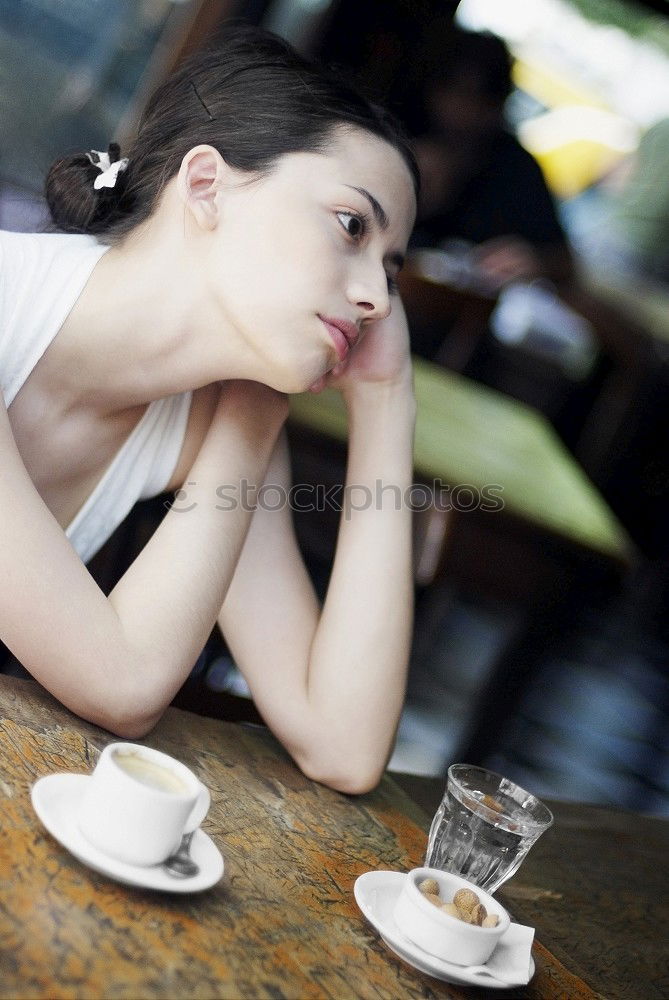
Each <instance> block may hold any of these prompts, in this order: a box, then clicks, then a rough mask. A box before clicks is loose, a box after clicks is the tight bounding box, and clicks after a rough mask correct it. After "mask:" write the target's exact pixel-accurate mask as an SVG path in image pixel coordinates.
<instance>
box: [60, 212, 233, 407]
mask: <svg viewBox="0 0 669 1000" xmlns="http://www.w3.org/2000/svg"><path fill="white" fill-rule="evenodd" d="M179 238H180V237H179V234H178V233H176V234H175V233H174V232H172V231H170V224H169V221H165V220H164V219H162V218H161V217H160V215H158V217H154V218H153V219H152V220H151V221H150V223H149V224H148V225H146V226H145V227H143V228H142V229H141V230H138V231H137V232H135V233H131V234H130V236H129V237H128V238H127V239H126V240H125V241H124V242H123V243H122V244H121V245H119V246H115V247H112V248H111V249H110V250H109V251H108V252H107V253H105V254H104V255H103V256H102V257H101V258H100V260H99V261H98V263H97V265H96V266H95V269H94V270H93V273H92V274H91V277H90V279H89V281H88V283H87V285H86V287H85V289H84V291H83V293H82V295H81V296H80V298H79V300H78V302H77V303H76V304H75V307H74V309H73V310H72V312H71V313H70V316H69V317H68V319H67V321H66V322H65V324H64V326H63V329H62V330H61V334H62V339H61V335H59V340H61V345H60V348H61V349H60V352H59V354H60V365H59V368H58V371H57V372H56V373H55V377H56V379H57V380H58V382H59V391H60V392H61V394H65V395H66V396H69V397H70V399H71V402H72V404H73V405H85V406H90V407H94V408H95V409H100V410H120V409H125V408H127V407H131V406H137V405H141V404H143V403H148V402H150V401H151V400H153V399H159V398H162V397H164V396H168V395H171V394H174V393H177V392H183V391H186V390H188V389H195V388H198V387H199V386H201V385H206V384H209V383H210V382H213V381H216V380H218V379H222V378H234V377H240V375H239V372H238V371H237V368H238V365H237V363H236V360H235V357H234V354H235V352H234V349H233V348H232V344H231V343H230V342H231V341H232V342H234V340H235V338H234V337H230V336H229V335H228V336H226V333H227V334H229V331H226V330H225V329H221V327H220V318H219V320H218V321H215V320H214V317H213V315H211V314H208V312H207V306H206V302H207V299H206V296H205V295H204V294H203V289H202V287H201V282H200V280H199V277H198V270H197V268H196V267H191V266H184V264H183V261H184V259H187V258H185V256H184V252H183V247H180V246H178V243H179ZM175 241H176V242H175ZM178 251H180V252H178ZM226 344H228V345H229V348H228V349H227V350H226ZM228 369H229V371H228Z"/></svg>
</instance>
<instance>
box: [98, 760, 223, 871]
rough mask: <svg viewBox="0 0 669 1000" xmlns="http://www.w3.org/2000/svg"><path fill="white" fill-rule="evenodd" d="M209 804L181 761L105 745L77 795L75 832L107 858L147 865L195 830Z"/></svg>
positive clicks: (163, 856)
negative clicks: (77, 827)
mask: <svg viewBox="0 0 669 1000" xmlns="http://www.w3.org/2000/svg"><path fill="white" fill-rule="evenodd" d="M209 804H210V795H209V790H208V789H207V788H205V786H204V785H203V784H202V782H201V781H199V780H198V778H196V777H195V775H194V774H193V772H192V771H189V769H188V768H187V767H186V766H185V765H184V764H182V763H181V762H180V761H178V760H175V759H174V758H173V757H170V756H168V754H166V753H161V751H160V750H153V749H152V748H151V747H145V746H140V745H139V744H137V743H110V744H109V746H107V747H105V749H104V750H103V751H102V753H101V754H100V758H99V760H98V763H97V765H96V767H95V770H94V771H93V773H92V775H91V777H90V781H89V782H88V783H87V786H86V789H85V791H84V793H83V795H82V800H81V805H80V809H79V814H78V821H79V829H80V830H81V832H82V833H83V835H84V837H85V838H86V840H88V841H89V843H91V844H92V845H93V846H94V847H97V848H98V849H99V850H100V851H103V852H104V853H105V854H107V855H109V856H110V857H112V858H116V859H117V860H119V861H125V862H127V863H128V864H131V865H140V866H144V867H147V866H150V865H156V864H160V863H161V862H163V861H165V859H166V858H168V857H169V856H170V854H172V853H173V852H174V851H175V850H176V848H177V847H178V846H179V843H180V841H181V838H182V836H183V835H184V834H185V833H190V832H191V831H192V830H195V829H197V827H198V826H199V825H200V823H201V822H202V820H203V819H204V817H205V816H206V815H207V811H208V809H209Z"/></svg>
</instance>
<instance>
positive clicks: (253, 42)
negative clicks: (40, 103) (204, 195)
mask: <svg viewBox="0 0 669 1000" xmlns="http://www.w3.org/2000/svg"><path fill="white" fill-rule="evenodd" d="M338 125H349V126H356V127H358V128H361V129H364V130H365V131H367V132H370V133H372V134H373V135H376V136H379V137H380V138H382V139H384V140H385V141H387V142H388V143H390V144H391V145H392V146H394V147H395V149H397V150H398V152H399V153H400V154H401V155H402V157H403V158H404V161H405V163H406V164H407V166H408V168H409V171H410V173H411V176H412V178H413V181H414V185H415V187H416V189H417V188H418V170H417V167H416V163H415V160H414V157H413V153H412V152H411V148H410V146H409V144H408V141H407V139H406V138H405V136H404V134H403V132H402V131H401V128H400V126H399V125H398V123H397V122H396V121H395V119H394V118H393V117H392V116H391V115H390V114H389V113H388V112H387V111H385V110H384V109H382V108H380V107H378V106H376V105H375V104H373V103H371V102H370V101H368V100H367V99H366V98H365V97H363V96H362V95H360V94H359V93H357V91H356V90H354V89H353V88H352V87H350V86H349V85H348V84H346V83H344V82H342V81H341V80H340V79H339V78H338V77H337V76H335V75H334V74H333V73H331V72H330V71H328V70H326V69H324V68H322V67H320V66H319V65H318V64H316V63H314V62H312V61H310V60H308V59H305V58H303V57H302V56H300V55H299V54H298V53H297V52H295V50H294V49H293V48H291V46H290V45H289V44H288V43H287V42H285V41H284V40H283V39H281V38H278V37H277V36H276V35H272V34H270V33H269V32H266V31H263V30H261V29H259V28H253V27H250V26H235V27H232V28H230V29H228V30H227V32H226V33H225V34H224V35H223V37H222V38H221V39H220V41H219V42H218V44H217V45H216V46H215V47H214V48H210V49H207V50H205V51H202V52H199V53H197V54H195V55H194V56H192V57H191V58H190V59H188V60H187V61H186V62H184V63H183V64H182V65H181V66H180V68H179V69H178V70H177V72H176V73H174V74H173V75H172V76H171V77H170V78H169V79H168V80H166V81H165V83H163V84H162V86H160V87H159V88H158V90H157V91H156V92H155V94H154V95H153V97H152V98H151V100H150V101H149V103H148V105H147V108H146V110H145V112H144V115H143V117H142V120H141V122H140V125H139V129H138V132H137V136H136V139H135V141H134V143H133V145H132V148H131V149H130V150H129V151H128V154H127V155H128V157H129V165H128V169H127V170H125V171H124V172H121V173H119V174H118V177H117V181H116V184H115V186H114V187H113V188H101V189H100V190H99V191H96V190H95V189H94V187H93V183H94V181H95V178H96V176H98V174H99V171H98V168H97V167H96V166H95V165H94V164H93V163H91V161H90V159H89V157H88V156H87V155H86V153H77V154H75V155H73V156H68V157H64V158H63V159H60V160H57V161H56V162H55V163H54V164H53V166H52V167H51V169H50V171H49V174H48V176H47V180H46V198H47V202H48V205H49V208H50V210H51V216H52V219H53V221H54V223H55V224H56V226H57V227H58V228H59V229H61V230H63V231H65V232H70V233H93V234H99V235H100V236H101V237H102V239H103V240H104V242H108V243H112V242H116V241H118V240H120V239H121V238H122V237H123V236H125V235H126V234H127V233H128V232H130V231H131V230H132V229H134V228H135V227H136V226H137V225H139V224H140V223H142V222H144V221H145V220H146V219H147V218H148V217H149V216H150V215H151V214H152V212H153V211H154V209H155V207H156V204H157V202H158V199H159V197H160V194H161V193H162V191H163V189H164V187H165V185H166V184H167V182H168V181H169V180H170V178H171V177H173V176H174V175H175V174H176V173H177V172H178V170H179V167H180V165H181V161H182V159H183V157H184V156H185V154H186V153H187V152H188V151H189V150H190V149H192V148H193V147H194V146H197V145H199V144H201V143H207V144H209V145H212V146H214V147H215V148H216V149H217V150H218V151H219V152H220V154H221V155H222V156H223V157H224V159H225V160H226V161H227V162H228V163H229V164H230V165H231V166H233V167H236V168H238V169H241V170H248V171H254V172H261V173H262V172H268V171H270V170H271V169H272V167H273V165H274V164H275V163H276V161H277V159H278V158H279V157H281V156H283V155H285V154H286V153H293V152H323V151H325V150H326V149H327V145H328V141H329V140H330V139H331V134H332V130H333V129H334V128H335V127H336V126H338ZM110 149H111V147H110ZM118 155H119V153H118V152H117V149H115V150H114V151H113V153H112V157H111V158H112V159H114V157H117V156H118Z"/></svg>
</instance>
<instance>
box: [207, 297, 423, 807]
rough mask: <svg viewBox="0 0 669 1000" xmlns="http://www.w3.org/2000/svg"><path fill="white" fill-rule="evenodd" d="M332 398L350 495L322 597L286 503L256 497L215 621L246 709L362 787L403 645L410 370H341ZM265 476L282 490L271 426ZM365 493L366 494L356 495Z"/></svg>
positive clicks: (382, 744)
mask: <svg viewBox="0 0 669 1000" xmlns="http://www.w3.org/2000/svg"><path fill="white" fill-rule="evenodd" d="M399 311H400V319H403V317H402V314H401V307H400V308H399ZM386 329H387V328H386ZM345 398H346V400H347V405H348V409H349V420H350V433H349V460H348V468H347V487H348V494H347V495H348V497H349V499H350V501H351V503H350V504H349V508H348V509H347V508H346V506H345V508H344V511H343V513H342V516H341V523H340V529H339V536H338V541H337V550H336V556H335V562H334V566H333V570H332V575H331V579H330V584H329V588H328V592H327V596H326V600H325V603H324V606H323V609H322V611H320V609H319V607H318V603H317V601H316V598H315V595H314V592H313V588H312V587H311V583H310V581H309V578H308V576H307V573H306V570H305V567H304V564H303V562H302V559H301V556H300V554H299V551H298V548H297V545H296V542H295V537H294V532H293V528H292V519H291V512H290V510H289V509H288V508H287V506H283V507H282V508H281V509H278V510H268V509H262V508H259V509H258V510H257V511H256V513H255V514H254V517H253V523H252V526H251V529H250V531H249V534H248V536H247V539H246V542H245V545H244V549H243V552H242V556H241V558H240V562H239V565H238V567H237V570H236V572H235V575H234V578H233V581H232V583H231V586H230V589H229V591H228V595H227V597H226V600H225V603H224V605H223V608H222V611H221V615H220V617H219V624H220V625H221V629H222V631H223V633H224V635H225V637H226V640H227V642H228V644H229V646H230V649H231V652H232V654H233V656H234V658H235V660H236V662H237V663H238V665H239V667H240V669H241V670H242V672H243V674H244V676H245V677H246V679H247V681H248V683H249V686H250V688H251V692H252V694H253V697H254V699H255V702H256V704H257V706H258V709H259V711H260V712H261V713H262V715H263V717H264V719H265V721H266V722H267V724H268V725H269V726H270V727H271V729H272V730H273V731H274V733H275V734H276V735H277V736H278V737H279V739H281V741H282V742H283V743H284V745H285V746H286V748H287V749H288V750H289V751H290V753H291V754H292V756H293V757H294V759H295V760H296V762H297V763H298V764H299V765H300V767H301V768H302V769H303V770H304V771H305V773H306V774H308V775H309V776H310V777H312V778H315V779H317V780H319V781H322V782H324V783H325V784H329V785H332V786H333V787H335V788H338V789H340V790H341V791H345V792H361V791H365V790H368V789H369V788H371V787H373V786H374V785H375V784H376V783H377V782H378V780H379V778H380V776H381V774H382V772H383V769H384V767H385V765H386V763H387V760H388V756H389V754H390V751H391V749H392V744H393V740H394V736H395V731H396V727H397V722H398V719H399V715H400V711H401V707H402V702H403V697H404V691H405V683H406V671H407V665H408V659H409V648H410V640H411V629H412V611H413V581H412V565H411V511H410V509H409V507H408V505H407V503H406V494H407V490H408V487H409V486H410V485H411V476H412V451H413V447H412V446H413V427H414V417H415V404H414V400H413V392H412V385H411V377H410V370H409V368H408V366H404V368H403V376H402V377H399V378H397V379H392V380H391V379H389V380H386V381H383V380H378V381H375V380H370V381H367V382H363V381H359V382H358V381H353V380H351V381H350V382H349V385H348V387H347V388H346V391H345ZM267 482H268V483H269V484H271V485H275V486H279V487H281V489H282V490H284V491H286V492H287V490H288V487H289V485H290V483H289V463H288V455H287V451H286V444H285V441H284V440H282V441H281V442H280V443H279V445H278V446H277V449H276V451H275V454H274V456H273V458H272V462H271V463H270V467H269V470H268V478H267ZM366 496H371V498H372V499H371V502H370V503H368V504H365V503H364V502H361V501H364V499H365V497H366ZM354 507H364V508H365V509H354ZM226 516H227V515H226Z"/></svg>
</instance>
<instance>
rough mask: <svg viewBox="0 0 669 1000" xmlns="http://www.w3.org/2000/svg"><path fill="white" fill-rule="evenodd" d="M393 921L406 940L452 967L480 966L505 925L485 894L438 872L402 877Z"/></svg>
mask: <svg viewBox="0 0 669 1000" xmlns="http://www.w3.org/2000/svg"><path fill="white" fill-rule="evenodd" d="M426 883H427V884H426ZM463 890H464V891H463ZM474 897H476V898H474ZM394 918H395V923H396V924H397V926H398V928H399V929H400V930H401V931H402V933H403V934H404V936H405V937H407V938H409V940H410V941H413V943H414V944H417V945H418V946H419V948H422V949H423V951H426V952H428V953H429V954H430V955H434V956H436V957H437V958H440V959H442V961H444V962H451V963H452V964H454V965H485V963H486V962H487V961H488V959H489V958H490V956H491V955H492V953H493V951H494V950H495V948H496V947H497V942H498V941H499V939H500V938H501V937H502V935H503V934H505V933H506V931H507V930H508V928H509V923H510V918H509V914H508V913H507V912H506V910H505V909H504V907H502V906H500V904H499V903H498V902H497V901H496V900H495V899H494V898H493V897H492V896H491V895H489V893H487V892H484V891H483V890H482V889H479V887H478V886H476V885H473V884H472V883H471V882H468V881H467V880H466V879H464V878H461V877H460V876H459V875H452V874H450V872H442V871H439V869H437V868H414V869H413V871H410V872H409V873H408V874H407V877H406V879H405V880H404V885H403V886H402V891H401V892H400V894H399V896H398V898H397V903H396V904H395V911H394ZM495 918H497V919H496V921H495Z"/></svg>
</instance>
